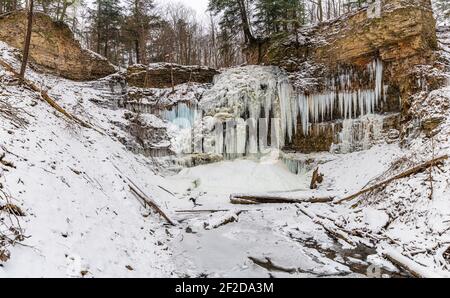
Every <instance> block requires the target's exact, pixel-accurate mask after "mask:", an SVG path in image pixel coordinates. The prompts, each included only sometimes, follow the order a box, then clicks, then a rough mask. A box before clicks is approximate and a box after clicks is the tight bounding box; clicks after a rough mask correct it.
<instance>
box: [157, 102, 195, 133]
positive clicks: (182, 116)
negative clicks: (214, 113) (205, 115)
mask: <svg viewBox="0 0 450 298" xmlns="http://www.w3.org/2000/svg"><path fill="white" fill-rule="evenodd" d="M200 115H201V111H200V110H199V109H198V107H197V105H195V104H190V103H184V102H181V103H177V104H176V105H174V106H173V107H172V108H170V109H166V110H163V111H161V112H160V116H161V118H162V119H164V120H167V121H169V122H171V123H174V124H176V125H177V126H179V127H180V128H189V127H192V126H193V125H194V122H195V120H196V119H197V118H198V117H200Z"/></svg>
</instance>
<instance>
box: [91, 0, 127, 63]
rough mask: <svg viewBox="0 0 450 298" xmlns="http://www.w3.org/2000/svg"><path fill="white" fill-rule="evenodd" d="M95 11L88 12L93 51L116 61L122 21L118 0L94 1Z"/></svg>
mask: <svg viewBox="0 0 450 298" xmlns="http://www.w3.org/2000/svg"><path fill="white" fill-rule="evenodd" d="M94 4H95V7H96V8H95V9H92V10H91V11H90V15H89V19H90V23H91V33H92V34H93V40H94V42H95V48H94V50H95V51H96V52H97V53H99V54H102V55H103V56H105V57H106V58H108V59H110V60H111V61H113V62H117V61H118V54H117V52H118V51H117V50H118V47H119V46H120V27H121V24H122V21H123V17H124V16H123V13H122V7H120V0H95V2H94Z"/></svg>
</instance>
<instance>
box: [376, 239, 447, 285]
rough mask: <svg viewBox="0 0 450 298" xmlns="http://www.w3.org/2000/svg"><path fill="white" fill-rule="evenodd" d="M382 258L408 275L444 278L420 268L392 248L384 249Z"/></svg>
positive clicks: (423, 267) (427, 269)
mask: <svg viewBox="0 0 450 298" xmlns="http://www.w3.org/2000/svg"><path fill="white" fill-rule="evenodd" d="M383 256H384V257H385V258H386V259H388V260H389V261H391V262H392V263H393V264H395V265H396V266H399V267H401V268H403V269H405V270H406V271H408V272H409V273H411V274H412V275H413V276H415V277H419V278H442V277H445V276H443V275H440V274H438V273H436V272H434V271H432V270H430V269H429V268H427V267H425V266H422V265H420V264H417V263H416V262H414V261H413V260H411V259H410V258H408V257H405V256H404V255H402V254H401V253H400V252H398V251H397V250H395V249H394V248H392V247H388V248H385V249H384V251H383Z"/></svg>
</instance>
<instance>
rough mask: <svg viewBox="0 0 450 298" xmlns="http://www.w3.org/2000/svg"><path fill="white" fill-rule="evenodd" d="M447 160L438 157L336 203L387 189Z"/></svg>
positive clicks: (445, 156)
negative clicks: (394, 182)
mask: <svg viewBox="0 0 450 298" xmlns="http://www.w3.org/2000/svg"><path fill="white" fill-rule="evenodd" d="M446 159H448V155H444V156H441V157H438V158H434V159H432V160H430V161H427V162H425V163H422V164H420V165H418V166H415V167H413V168H411V169H409V170H407V171H405V172H402V173H400V174H398V175H396V176H394V177H391V178H389V179H387V180H385V181H383V182H380V183H378V184H375V185H373V186H371V187H368V188H365V189H363V190H361V191H359V192H357V193H355V194H353V195H351V196H348V197H345V198H343V199H341V200H339V201H337V202H335V203H336V204H341V203H343V202H346V201H351V200H353V199H354V198H356V197H358V196H360V195H362V194H365V193H368V192H371V191H373V190H376V189H378V188H380V187H385V186H386V185H388V184H389V183H391V182H392V181H395V180H398V179H402V178H406V177H409V176H412V175H415V174H417V173H420V172H423V171H424V170H426V169H428V168H430V167H433V166H435V165H438V164H440V163H442V162H443V161H444V160H446Z"/></svg>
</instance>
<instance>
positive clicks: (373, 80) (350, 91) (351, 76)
mask: <svg viewBox="0 0 450 298" xmlns="http://www.w3.org/2000/svg"><path fill="white" fill-rule="evenodd" d="M366 72H367V73H366V76H365V77H366V80H367V81H368V83H369V85H370V84H371V85H372V86H373V87H372V88H370V89H365V88H359V86H358V85H359V84H355V81H359V78H358V77H359V76H360V74H358V73H353V72H352V71H345V72H343V73H341V74H340V75H338V76H337V77H334V78H332V79H329V80H327V82H326V84H325V85H326V89H325V91H322V92H320V93H314V94H309V95H305V94H300V95H299V104H298V106H299V113H300V119H301V126H302V132H303V134H304V135H308V134H309V133H310V129H311V124H314V123H320V122H325V121H329V120H334V119H355V118H358V117H361V116H364V115H368V114H374V113H375V112H376V109H377V108H378V107H379V106H380V104H381V103H382V101H385V100H386V93H387V89H388V86H387V85H383V63H382V62H381V61H380V60H379V59H377V60H375V61H373V62H372V63H370V64H369V65H367V71H366ZM355 85H356V86H355Z"/></svg>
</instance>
